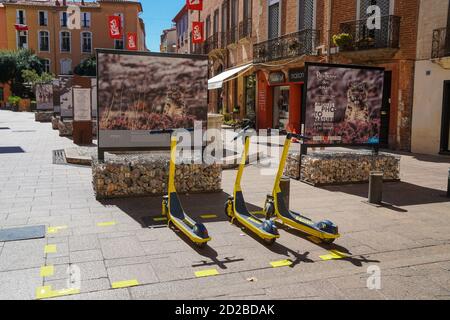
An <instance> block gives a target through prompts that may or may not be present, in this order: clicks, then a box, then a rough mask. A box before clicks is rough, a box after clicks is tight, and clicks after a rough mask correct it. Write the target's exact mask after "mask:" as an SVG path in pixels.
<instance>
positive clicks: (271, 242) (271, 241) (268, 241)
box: [264, 238, 277, 246]
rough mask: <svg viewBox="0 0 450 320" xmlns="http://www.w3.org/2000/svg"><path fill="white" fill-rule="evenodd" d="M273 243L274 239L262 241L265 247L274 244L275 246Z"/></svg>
mask: <svg viewBox="0 0 450 320" xmlns="http://www.w3.org/2000/svg"><path fill="white" fill-rule="evenodd" d="M275 241H277V239H276V238H273V239H264V243H265V244H266V245H268V246H272V245H274V244H275Z"/></svg>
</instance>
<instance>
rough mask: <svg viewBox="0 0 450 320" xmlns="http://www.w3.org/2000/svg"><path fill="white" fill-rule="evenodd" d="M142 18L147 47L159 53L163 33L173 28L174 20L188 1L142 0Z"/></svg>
mask: <svg viewBox="0 0 450 320" xmlns="http://www.w3.org/2000/svg"><path fill="white" fill-rule="evenodd" d="M141 3H142V6H143V8H144V13H143V14H142V18H143V19H144V22H145V29H146V33H147V47H148V48H149V49H150V50H151V51H158V52H159V43H160V36H161V32H162V31H163V30H164V29H167V28H170V27H171V26H172V19H173V18H174V17H175V15H176V14H177V13H178V11H180V10H181V8H183V5H184V4H185V3H186V0H141Z"/></svg>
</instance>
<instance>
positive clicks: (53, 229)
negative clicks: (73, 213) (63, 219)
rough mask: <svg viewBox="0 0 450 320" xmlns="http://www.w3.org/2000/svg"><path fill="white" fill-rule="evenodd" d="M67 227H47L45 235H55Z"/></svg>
mask: <svg viewBox="0 0 450 320" xmlns="http://www.w3.org/2000/svg"><path fill="white" fill-rule="evenodd" d="M66 229H67V226H58V227H48V229H47V234H55V233H58V232H59V231H61V230H66Z"/></svg>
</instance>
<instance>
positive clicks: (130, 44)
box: [127, 32, 138, 51]
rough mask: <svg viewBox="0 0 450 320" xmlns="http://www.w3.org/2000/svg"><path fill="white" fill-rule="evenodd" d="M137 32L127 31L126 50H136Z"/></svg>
mask: <svg viewBox="0 0 450 320" xmlns="http://www.w3.org/2000/svg"><path fill="white" fill-rule="evenodd" d="M137 49H138V47H137V33H136V32H128V33H127V50H131V51H133V50H137Z"/></svg>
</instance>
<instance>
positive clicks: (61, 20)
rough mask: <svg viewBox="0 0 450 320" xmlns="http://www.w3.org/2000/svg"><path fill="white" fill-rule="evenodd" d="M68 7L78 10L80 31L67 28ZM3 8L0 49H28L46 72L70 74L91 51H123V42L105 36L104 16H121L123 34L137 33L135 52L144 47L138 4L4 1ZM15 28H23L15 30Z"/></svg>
mask: <svg viewBox="0 0 450 320" xmlns="http://www.w3.org/2000/svg"><path fill="white" fill-rule="evenodd" d="M69 5H70V6H77V7H79V8H80V11H81V21H80V26H81V29H72V28H70V26H69V22H68V20H69V14H70V11H69V10H68V9H69V7H68V6H69ZM3 6H4V9H5V16H6V19H5V20H2V21H3V23H1V24H0V34H4V35H6V45H5V41H4V42H3V43H4V44H3V46H1V47H0V49H5V50H17V49H21V48H28V49H31V50H33V51H34V52H36V54H37V55H38V56H39V57H40V58H42V59H44V61H45V62H46V66H47V70H48V71H49V72H51V73H54V74H70V73H71V72H72V71H73V68H74V67H75V66H77V65H78V64H79V63H80V62H81V61H83V60H84V59H86V58H89V57H91V56H93V55H94V54H95V51H94V49H95V48H115V49H125V39H119V40H115V39H111V38H110V37H109V30H108V17H109V16H111V15H119V16H121V17H122V22H123V31H124V34H126V33H127V32H136V33H137V34H138V49H139V50H145V48H146V47H145V29H143V21H142V20H141V19H140V18H139V13H140V12H142V7H141V5H140V3H139V2H133V1H126V0H98V1H96V2H87V1H86V2H85V1H81V2H71V1H62V0H59V1H56V0H48V1H23V0H17V1H4V2H3ZM0 15H1V13H0ZM17 25H20V26H25V28H23V27H22V29H23V30H18V28H17V27H16V26H17ZM0 41H1V39H0ZM0 44H1V42H0Z"/></svg>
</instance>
